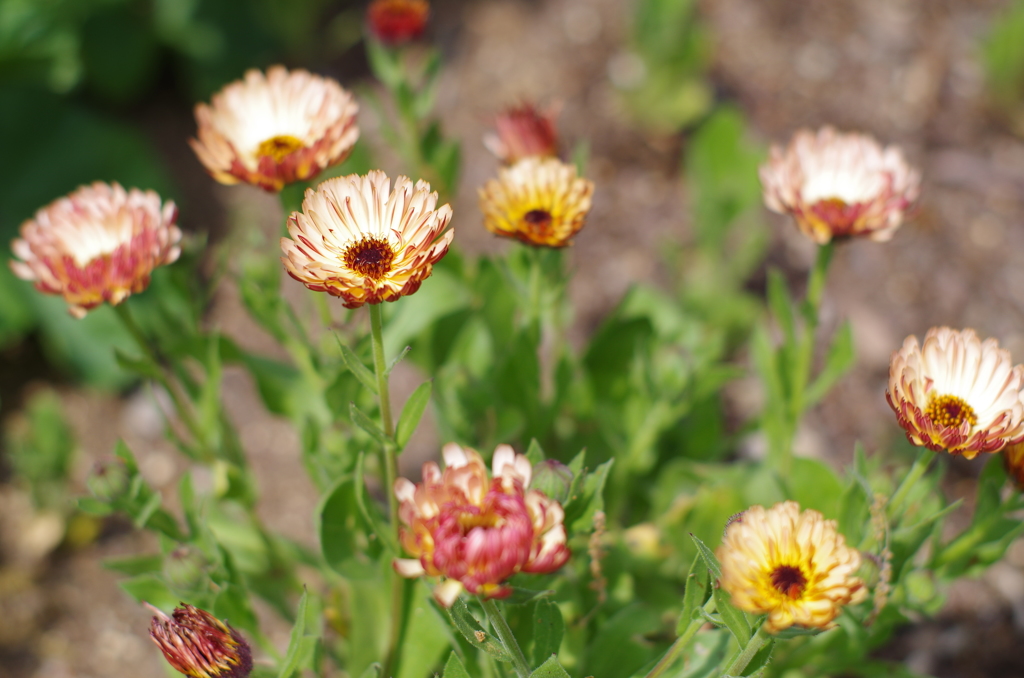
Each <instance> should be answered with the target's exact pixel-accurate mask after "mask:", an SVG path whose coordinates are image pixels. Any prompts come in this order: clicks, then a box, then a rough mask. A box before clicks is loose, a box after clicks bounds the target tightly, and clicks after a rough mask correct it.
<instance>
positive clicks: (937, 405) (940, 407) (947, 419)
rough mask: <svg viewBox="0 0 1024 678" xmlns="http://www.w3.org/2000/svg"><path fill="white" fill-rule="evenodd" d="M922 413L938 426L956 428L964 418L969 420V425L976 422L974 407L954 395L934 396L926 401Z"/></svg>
mask: <svg viewBox="0 0 1024 678" xmlns="http://www.w3.org/2000/svg"><path fill="white" fill-rule="evenodd" d="M924 413H925V414H926V415H928V418H929V419H931V420H932V421H933V422H935V423H936V424H938V425H939V426H945V427H947V428H958V427H959V426H960V425H961V424H963V423H964V421H965V420H966V421H968V422H970V424H971V426H974V425H976V424H977V423H978V415H976V414H975V413H974V408H973V407H971V406H970V405H968V404H967V402H966V401H965V400H964V399H963V398H960V397H958V396H954V395H941V396H935V397H934V398H932V399H931V400H930V401H928V406H927V407H925V408H924Z"/></svg>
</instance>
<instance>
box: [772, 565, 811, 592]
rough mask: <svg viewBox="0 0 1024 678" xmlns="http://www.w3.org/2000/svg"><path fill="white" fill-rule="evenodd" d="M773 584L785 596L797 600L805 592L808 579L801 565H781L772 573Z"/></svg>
mask: <svg viewBox="0 0 1024 678" xmlns="http://www.w3.org/2000/svg"><path fill="white" fill-rule="evenodd" d="M771 580H772V586H774V587H775V590H776V591H778V592H779V593H781V594H782V595H784V596H789V597H790V598H792V599H793V600H796V599H797V598H799V597H800V596H802V595H803V593H804V587H805V586H807V579H806V578H805V577H804V573H803V572H801V571H800V568H799V567H793V566H792V565H779V566H778V567H776V568H775V569H774V570H772V573H771Z"/></svg>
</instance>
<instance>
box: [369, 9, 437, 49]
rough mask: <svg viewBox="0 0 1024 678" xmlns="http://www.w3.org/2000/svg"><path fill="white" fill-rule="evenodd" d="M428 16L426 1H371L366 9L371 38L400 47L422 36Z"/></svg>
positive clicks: (428, 10)
mask: <svg viewBox="0 0 1024 678" xmlns="http://www.w3.org/2000/svg"><path fill="white" fill-rule="evenodd" d="M429 14H430V3H428V2H427V0H373V2H371V3H370V6H369V7H368V8H367V9H366V23H367V25H368V26H369V29H370V33H371V34H372V35H373V37H375V38H377V39H378V40H380V41H381V42H383V43H386V44H388V45H401V44H404V43H406V42H410V41H412V40H415V39H416V38H418V37H420V36H421V35H423V31H424V29H426V27H427V16H428V15H429Z"/></svg>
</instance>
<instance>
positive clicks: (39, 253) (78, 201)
mask: <svg viewBox="0 0 1024 678" xmlns="http://www.w3.org/2000/svg"><path fill="white" fill-rule="evenodd" d="M177 218H178V208H177V207H175V206H174V203H173V202H172V201H170V200H168V201H167V202H166V203H163V204H162V205H161V203H160V196H158V195H157V194H156V193H154V192H153V191H140V190H139V189H137V188H132V189H130V190H128V191H125V190H124V189H123V188H121V186H120V185H119V184H116V183H115V184H104V183H102V182H99V181H97V182H96V183H94V184H92V185H91V186H81V187H79V188H78V189H77V190H76V191H74V192H73V193H70V194H69V195H67V196H65V197H63V198H59V199H58V200H55V201H54V202H52V203H50V204H49V205H47V206H46V207H43V208H42V209H40V210H39V211H38V212H36V214H35V217H34V218H33V219H29V220H28V221H26V222H25V223H23V224H22V225H21V237H20V238H17V239H15V240H14V241H13V242H12V243H11V249H12V250H13V251H14V255H15V257H17V258H18V259H20V261H17V260H12V261H11V270H12V271H14V274H15V275H16V276H18V277H19V278H22V279H24V280H31V281H32V282H34V283H35V286H36V289H37V290H39V291H40V292H45V293H47V294H59V295H61V296H62V297H64V300H65V301H66V302H68V311H69V312H70V313H71V315H73V316H75V317H76V318H83V317H85V314H86V312H88V311H89V310H90V309H93V308H95V307H97V306H99V305H100V304H102V303H103V302H104V301H105V302H107V303H109V304H111V305H114V306H116V305H117V304H120V303H121V302H122V301H124V300H125V299H126V298H128V297H129V296H131V295H132V294H137V293H139V292H142V291H143V290H145V289H146V287H148V286H149V278H150V274H151V273H152V272H153V269H154V268H156V267H157V266H162V265H164V264H170V263H171V262H173V261H175V260H176V259H177V258H178V255H179V254H180V253H181V250H180V248H179V247H178V243H179V242H180V241H181V231H180V230H179V229H178V227H177V226H175V225H174V222H175V221H176V220H177Z"/></svg>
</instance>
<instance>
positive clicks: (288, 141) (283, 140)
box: [256, 134, 303, 162]
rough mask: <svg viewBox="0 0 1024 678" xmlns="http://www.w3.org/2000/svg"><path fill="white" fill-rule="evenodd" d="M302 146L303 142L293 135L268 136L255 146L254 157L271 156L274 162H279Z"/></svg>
mask: <svg viewBox="0 0 1024 678" xmlns="http://www.w3.org/2000/svg"><path fill="white" fill-rule="evenodd" d="M301 148H303V143H302V142H301V141H299V140H298V139H296V138H295V137H293V136H289V135H287V134H282V135H280V136H276V137H270V138H269V139H267V140H266V141H264V142H261V143H260V145H259V146H257V147H256V157H258V158H266V157H269V158H273V159H274V162H281V161H282V160H284V159H285V158H287V157H288V156H289V155H291V154H292V153H294V152H295V151H297V150H299V149H301Z"/></svg>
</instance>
